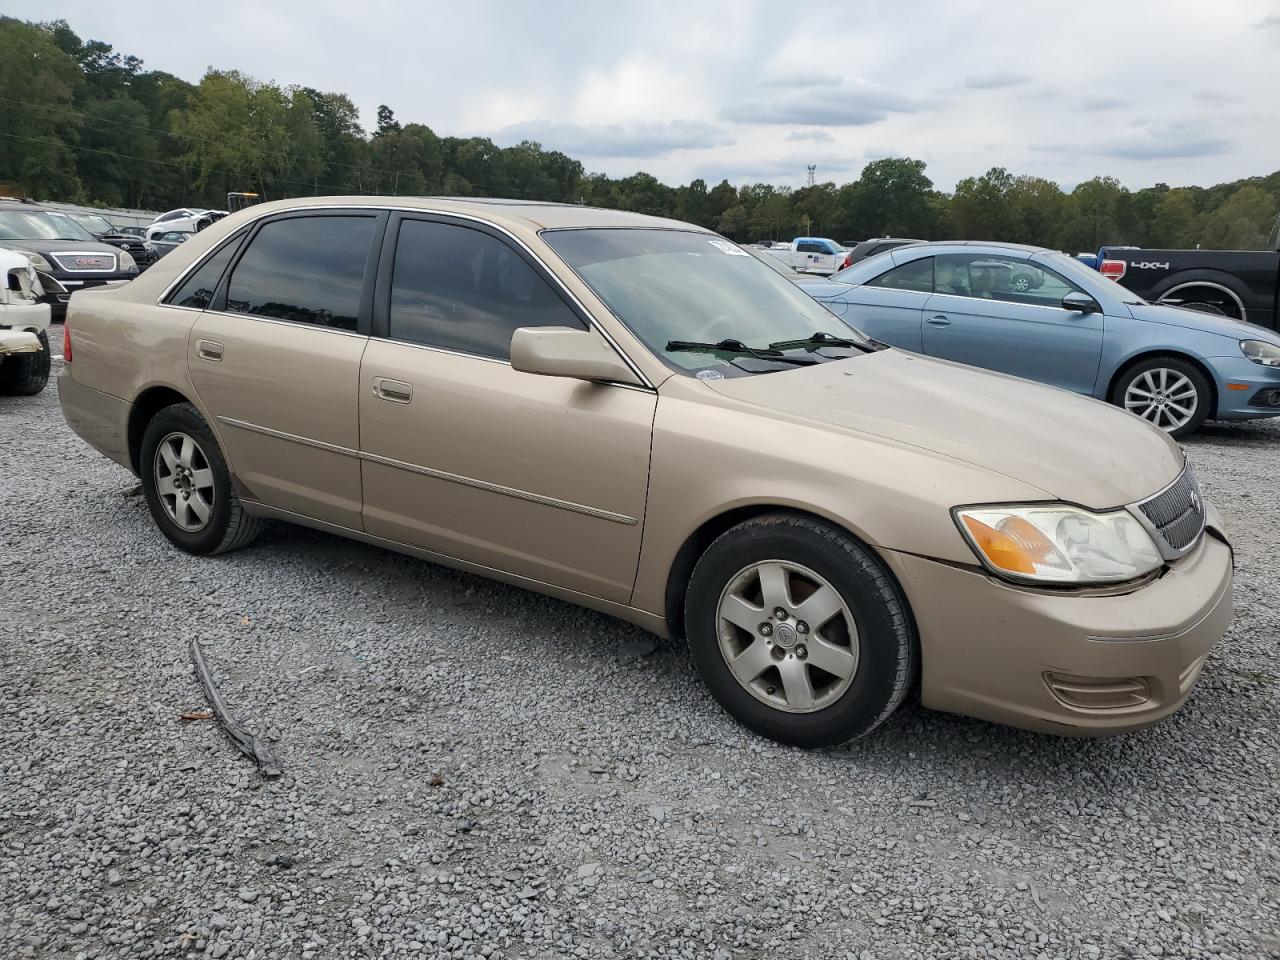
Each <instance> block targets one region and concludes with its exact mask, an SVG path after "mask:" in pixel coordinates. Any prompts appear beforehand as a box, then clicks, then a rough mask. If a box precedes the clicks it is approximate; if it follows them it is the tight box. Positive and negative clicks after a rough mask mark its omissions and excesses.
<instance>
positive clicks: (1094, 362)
mask: <svg viewBox="0 0 1280 960" xmlns="http://www.w3.org/2000/svg"><path fill="white" fill-rule="evenodd" d="M803 289H804V290H805V292H806V293H809V294H810V295H811V296H813V297H815V298H817V299H818V300H820V301H822V302H823V303H824V304H826V306H827V307H828V308H829V309H831V310H832V311H833V312H834V313H835V314H836V315H837V316H839V317H841V318H842V319H843V320H845V322H846V323H848V324H849V325H851V326H853V327H856V328H857V329H859V330H861V331H863V332H864V333H867V334H869V335H870V336H872V337H874V338H875V339H877V340H881V341H884V342H885V343H889V344H892V345H894V346H896V347H903V348H904V349H907V350H914V351H915V352H917V353H924V354H927V355H929V356H931V357H938V358H941V359H945V360H955V361H959V362H960V363H968V364H972V365H974V366H977V367H986V368H987V369H989V370H997V371H1000V372H1002V373H1009V374H1013V375H1014V376H1018V377H1025V378H1026V379H1028V380H1038V381H1040V382H1041V383H1047V384H1050V385H1052V386H1055V387H1062V388H1065V389H1067V390H1072V391H1074V392H1076V393H1082V394H1086V395H1088V396H1092V397H1096V398H1097V399H1099V400H1106V401H1109V402H1111V403H1114V404H1116V405H1117V406H1121V407H1124V408H1125V409H1126V410H1128V411H1129V412H1130V413H1133V414H1136V415H1138V416H1140V417H1144V418H1145V419H1147V420H1149V421H1150V422H1152V423H1154V424H1155V425H1156V426H1158V427H1160V428H1162V429H1163V430H1166V431H1167V432H1169V433H1170V434H1172V435H1173V436H1174V437H1182V436H1185V435H1186V434H1189V433H1192V432H1193V431H1195V430H1197V429H1198V428H1199V427H1200V425H1201V424H1202V423H1203V422H1204V421H1205V420H1252V419H1257V418H1260V417H1274V416H1277V415H1280V335H1277V334H1276V332H1275V331H1273V330H1269V329H1267V328H1265V327H1259V326H1255V325H1254V324H1250V323H1242V322H1240V321H1238V320H1232V319H1230V318H1227V317H1219V316H1213V315H1211V314H1207V313H1200V312H1197V311H1195V310H1190V309H1186V308H1183V307H1170V306H1158V305H1155V304H1150V303H1147V302H1146V301H1145V300H1143V299H1142V298H1141V297H1139V296H1137V295H1136V294H1134V293H1133V292H1132V291H1129V290H1126V289H1125V288H1124V287H1122V286H1120V285H1119V284H1116V283H1114V282H1113V281H1111V280H1108V279H1107V278H1105V277H1103V276H1102V275H1101V274H1099V273H1097V272H1096V271H1094V270H1090V269H1089V268H1088V267H1086V266H1084V265H1083V264H1081V263H1079V262H1078V261H1076V260H1073V259H1072V258H1071V257H1068V256H1067V255H1066V254H1062V253H1057V252H1055V251H1052V250H1045V249H1042V248H1039V247H1026V246H1019V245H1016V244H1003V243H985V242H972V241H967V242H961V241H957V242H939V243H923V244H917V245H913V246H909V247H900V248H898V249H896V250H892V251H889V252H887V253H882V254H879V255H877V256H874V257H871V258H869V259H867V260H864V261H862V262H861V263H857V264H854V265H853V266H852V267H849V268H848V269H846V270H842V271H840V272H839V273H837V274H835V275H834V276H832V277H831V279H830V281H827V282H821V281H819V282H816V283H805V284H804V285H803Z"/></svg>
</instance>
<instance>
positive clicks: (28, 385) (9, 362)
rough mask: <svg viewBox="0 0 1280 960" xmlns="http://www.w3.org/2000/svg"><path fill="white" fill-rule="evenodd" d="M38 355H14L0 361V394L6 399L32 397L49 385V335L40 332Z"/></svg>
mask: <svg viewBox="0 0 1280 960" xmlns="http://www.w3.org/2000/svg"><path fill="white" fill-rule="evenodd" d="M36 336H37V337H38V338H39V340H40V352H39V353H16V354H14V355H13V356H11V357H5V358H4V360H3V361H0V394H3V395H4V396H8V397H34V396H35V395H36V394H37V393H39V392H40V391H41V390H43V389H44V388H45V387H46V386H47V385H48V383H49V370H50V367H51V365H52V357H51V354H50V351H49V334H48V333H47V332H46V331H44V330H41V331H40V332H39V333H38V334H37V335H36Z"/></svg>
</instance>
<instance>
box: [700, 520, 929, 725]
mask: <svg viewBox="0 0 1280 960" xmlns="http://www.w3.org/2000/svg"><path fill="white" fill-rule="evenodd" d="M685 611H686V612H685V621H686V622H685V627H686V633H687V635H688V637H689V645H690V650H691V652H692V654H693V658H694V661H695V663H696V664H697V666H698V670H699V672H700V673H701V674H702V677H703V679H704V680H705V681H706V683H707V686H708V687H709V688H710V689H711V692H712V694H713V695H714V696H715V698H716V699H717V700H718V701H719V702H720V704H721V705H722V706H723V707H724V708H725V709H726V710H727V711H728V712H729V713H730V714H732V715H733V716H734V717H735V718H736V719H737V720H739V721H740V722H741V723H743V724H744V725H745V726H747V727H750V728H751V729H752V730H755V731H756V732H757V733H761V734H763V735H764V736H766V737H769V738H771V739H773V740H777V741H779V742H781V743H788V744H793V745H796V746H802V747H821V746H829V745H831V744H836V743H843V742H845V741H848V740H852V739H855V738H857V737H860V736H863V735H864V734H867V733H869V732H870V731H871V730H873V729H875V727H877V726H878V725H879V724H880V723H882V722H883V721H884V720H885V719H886V718H887V717H888V716H889V715H890V714H892V713H893V711H894V710H896V709H897V708H898V706H899V705H900V704H901V703H902V700H903V698H904V697H905V696H906V694H907V691H908V690H909V689H910V686H911V683H912V680H913V678H914V676H915V670H916V660H917V656H918V654H917V642H916V637H915V630H914V626H913V624H912V622H911V618H910V616H909V614H908V613H907V607H906V602H905V600H904V599H903V597H902V596H901V594H900V593H899V591H898V589H897V587H896V585H895V584H894V583H893V581H892V580H891V579H890V577H889V575H888V573H887V572H886V571H885V570H884V568H883V567H882V566H881V564H880V562H879V560H878V559H877V558H876V557H875V556H874V554H872V553H871V551H869V550H868V549H867V548H866V547H865V546H863V545H862V544H860V543H858V542H857V541H856V540H854V539H853V538H852V537H850V536H849V535H848V534H846V533H844V532H843V531H841V530H839V529H837V528H835V527H832V526H831V525H829V524H826V523H823V522H821V521H819V520H816V519H813V518H809V517H803V516H797V515H790V514H771V515H768V516H764V517H757V518H755V519H753V520H748V521H746V522H745V523H742V524H739V525H738V526H736V527H734V528H732V529H731V530H729V531H728V532H726V533H724V534H723V535H721V536H720V537H719V538H718V539H717V540H716V541H715V542H714V543H712V544H711V546H710V547H708V548H707V551H706V552H705V553H704V554H703V555H702V557H701V558H700V559H699V561H698V563H697V566H696V567H695V568H694V571H693V576H692V578H691V580H690V582H689V592H688V598H687V603H686V607H685Z"/></svg>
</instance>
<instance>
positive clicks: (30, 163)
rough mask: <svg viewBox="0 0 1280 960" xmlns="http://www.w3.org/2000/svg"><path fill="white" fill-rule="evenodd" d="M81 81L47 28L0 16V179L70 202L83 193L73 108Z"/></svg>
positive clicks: (77, 117) (76, 116) (76, 67)
mask: <svg viewBox="0 0 1280 960" xmlns="http://www.w3.org/2000/svg"><path fill="white" fill-rule="evenodd" d="M83 83H84V76H83V74H82V73H81V71H80V67H79V65H78V64H77V63H76V61H75V59H73V58H72V57H71V56H70V55H68V54H67V53H66V52H65V51H63V50H61V49H60V48H59V47H58V45H57V44H56V43H55V42H54V40H53V37H52V35H51V33H50V31H48V30H45V29H42V28H40V27H37V26H35V25H33V24H29V23H23V22H22V21H20V20H13V19H11V18H9V17H3V18H0V107H3V109H4V117H5V130H6V132H7V133H8V136H4V137H0V180H11V181H14V182H16V183H17V184H18V185H19V186H20V187H21V188H22V189H23V190H24V191H25V192H26V193H28V194H31V195H34V196H54V197H61V198H65V199H68V200H73V199H77V198H79V197H80V194H81V183H80V177H79V176H78V175H77V172H76V151H75V149H74V147H75V146H77V145H78V138H79V130H80V115H79V112H78V111H76V110H75V109H74V107H73V106H72V104H73V100H74V97H75V95H76V92H77V91H78V90H79V88H80V87H81V86H82V85H83Z"/></svg>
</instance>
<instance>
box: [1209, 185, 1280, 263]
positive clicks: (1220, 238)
mask: <svg viewBox="0 0 1280 960" xmlns="http://www.w3.org/2000/svg"><path fill="white" fill-rule="evenodd" d="M1277 207H1280V204H1277V203H1276V199H1275V197H1274V196H1272V195H1271V194H1269V193H1267V191H1266V190H1263V189H1262V188H1261V187H1257V186H1253V185H1248V186H1244V187H1241V188H1240V189H1238V190H1236V191H1234V192H1233V193H1232V194H1231V195H1230V196H1229V197H1227V199H1226V202H1225V203H1223V204H1222V206H1220V207H1218V209H1216V210H1214V211H1212V212H1211V213H1206V214H1205V215H1204V216H1203V217H1202V218H1201V220H1200V223H1199V224H1198V226H1199V234H1200V243H1201V245H1202V246H1205V247H1208V248H1210V249H1213V250H1261V249H1262V248H1263V247H1265V246H1266V243H1267V238H1268V236H1269V235H1270V233H1271V229H1272V225H1273V224H1274V223H1275V219H1276V210H1277Z"/></svg>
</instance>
